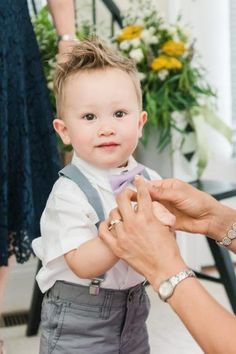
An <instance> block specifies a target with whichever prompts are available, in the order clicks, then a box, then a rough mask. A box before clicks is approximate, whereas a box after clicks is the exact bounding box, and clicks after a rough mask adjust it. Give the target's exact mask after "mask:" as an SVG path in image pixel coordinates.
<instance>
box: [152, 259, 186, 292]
mask: <svg viewBox="0 0 236 354" xmlns="http://www.w3.org/2000/svg"><path fill="white" fill-rule="evenodd" d="M186 268H188V267H187V265H186V263H185V262H184V261H183V260H182V259H181V258H179V259H177V260H173V262H171V264H169V265H168V266H166V267H165V268H163V269H160V267H159V268H158V269H156V272H155V274H154V273H153V274H152V276H151V277H150V278H148V281H149V283H150V284H151V285H152V287H153V289H154V290H155V291H158V289H159V287H160V284H161V283H162V282H163V281H165V280H166V279H168V278H171V277H172V276H174V275H175V274H178V273H179V272H181V271H182V270H183V269H186Z"/></svg>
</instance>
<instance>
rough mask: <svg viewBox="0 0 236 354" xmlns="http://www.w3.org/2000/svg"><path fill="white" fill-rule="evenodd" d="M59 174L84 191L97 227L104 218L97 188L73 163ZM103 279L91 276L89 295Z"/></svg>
mask: <svg viewBox="0 0 236 354" xmlns="http://www.w3.org/2000/svg"><path fill="white" fill-rule="evenodd" d="M59 176H63V177H67V178H69V179H70V180H72V181H73V182H75V183H76V184H77V185H78V186H79V188H80V189H81V190H82V191H83V192H84V194H85V195H86V197H87V199H88V202H89V204H91V205H92V207H93V208H94V210H95V211H96V213H97V216H98V219H99V221H98V222H97V223H96V226H97V228H98V227H99V224H100V222H101V221H103V220H105V215H104V211H103V206H102V201H101V199H100V197H99V194H98V192H97V190H96V189H95V188H94V187H93V186H92V184H91V183H90V182H89V180H88V179H87V177H86V176H85V175H84V174H83V173H82V172H81V171H80V169H79V168H78V167H76V166H75V165H72V164H69V165H67V166H65V167H64V168H63V169H62V170H61V171H59ZM143 176H144V177H145V178H146V179H149V180H150V176H149V175H148V173H147V171H146V170H145V169H144V170H143ZM104 279H105V274H102V275H101V276H99V277H96V278H93V279H92V280H91V283H90V286H89V293H90V294H91V295H98V294H99V289H100V285H101V282H103V281H104Z"/></svg>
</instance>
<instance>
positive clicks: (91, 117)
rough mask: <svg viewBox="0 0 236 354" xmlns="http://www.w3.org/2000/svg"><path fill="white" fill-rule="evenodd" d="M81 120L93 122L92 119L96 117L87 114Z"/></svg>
mask: <svg viewBox="0 0 236 354" xmlns="http://www.w3.org/2000/svg"><path fill="white" fill-rule="evenodd" d="M82 118H83V119H85V120H94V119H96V116H95V114H93V113H88V114H85V115H84V116H83V117H82Z"/></svg>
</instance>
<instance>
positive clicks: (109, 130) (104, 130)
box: [98, 125, 115, 136]
mask: <svg viewBox="0 0 236 354" xmlns="http://www.w3.org/2000/svg"><path fill="white" fill-rule="evenodd" d="M114 134H115V128H114V127H112V126H111V125H103V126H101V127H100V128H99V129H98V136H109V135H114Z"/></svg>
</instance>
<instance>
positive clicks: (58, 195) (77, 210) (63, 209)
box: [40, 177, 98, 265]
mask: <svg viewBox="0 0 236 354" xmlns="http://www.w3.org/2000/svg"><path fill="white" fill-rule="evenodd" d="M97 222H98V217H97V214H96V212H95V210H94V209H93V207H92V206H91V205H90V204H89V202H88V200H87V198H86V196H85V194H84V193H83V192H82V191H81V189H80V188H79V187H78V186H77V185H76V184H75V183H74V182H72V181H71V180H69V179H67V178H64V177H61V178H60V179H59V180H58V181H57V182H56V184H55V185H54V188H53V190H52V193H51V195H50V197H49V199H48V202H47V205H46V208H45V210H44V212H43V214H42V217H41V221H40V227H41V235H42V236H41V247H42V252H41V254H42V255H43V259H42V261H43V263H44V265H45V264H47V263H48V262H50V261H52V260H54V259H56V258H57V257H60V256H62V255H64V254H65V253H67V252H69V251H71V250H73V249H76V248H78V247H79V246H80V245H82V244H83V243H84V242H86V241H88V240H90V239H92V238H94V237H96V236H97V228H96V225H95V224H96V223H97Z"/></svg>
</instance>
